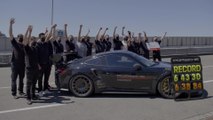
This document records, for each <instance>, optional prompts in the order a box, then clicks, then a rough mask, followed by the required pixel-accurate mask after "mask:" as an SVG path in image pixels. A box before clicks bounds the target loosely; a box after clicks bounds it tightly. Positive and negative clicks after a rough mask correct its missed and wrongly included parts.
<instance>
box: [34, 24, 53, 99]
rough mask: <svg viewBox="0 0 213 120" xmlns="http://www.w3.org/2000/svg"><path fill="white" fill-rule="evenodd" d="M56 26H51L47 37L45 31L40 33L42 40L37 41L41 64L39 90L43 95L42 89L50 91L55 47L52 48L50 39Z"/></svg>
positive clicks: (40, 94)
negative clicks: (49, 83)
mask: <svg viewBox="0 0 213 120" xmlns="http://www.w3.org/2000/svg"><path fill="white" fill-rule="evenodd" d="M54 27H56V25H53V26H52V27H51V31H50V32H49V34H48V35H47V37H45V34H44V33H40V34H39V38H40V41H39V42H37V50H38V63H39V66H40V70H39V78H38V92H39V96H42V94H43V93H42V90H43V91H45V92H46V93H48V92H49V85H48V81H49V76H50V72H51V66H52V61H51V60H50V58H51V57H52V55H53V49H52V43H51V42H50V41H49V40H50V37H51V35H52V31H53V28H54ZM43 76H44V84H43V85H42V79H43Z"/></svg>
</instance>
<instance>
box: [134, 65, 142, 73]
mask: <svg viewBox="0 0 213 120" xmlns="http://www.w3.org/2000/svg"><path fill="white" fill-rule="evenodd" d="M133 68H134V69H135V71H139V70H141V69H142V67H141V65H140V64H134V65H133Z"/></svg>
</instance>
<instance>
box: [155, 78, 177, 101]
mask: <svg viewBox="0 0 213 120" xmlns="http://www.w3.org/2000/svg"><path fill="white" fill-rule="evenodd" d="M157 89H158V92H159V93H160V95H161V96H162V97H164V98H169V99H172V98H174V95H175V94H174V86H173V83H172V80H171V76H169V75H168V76H165V77H163V78H162V79H161V80H160V81H159V83H158V86H157Z"/></svg>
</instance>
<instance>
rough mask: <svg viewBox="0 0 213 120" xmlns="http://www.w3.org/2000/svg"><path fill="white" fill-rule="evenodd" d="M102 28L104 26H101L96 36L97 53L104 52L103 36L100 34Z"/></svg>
mask: <svg viewBox="0 0 213 120" xmlns="http://www.w3.org/2000/svg"><path fill="white" fill-rule="evenodd" d="M101 30H102V27H100V29H99V30H98V33H97V35H96V37H95V53H100V52H103V51H104V50H103V47H102V45H101V40H100V39H101V36H100V32H101Z"/></svg>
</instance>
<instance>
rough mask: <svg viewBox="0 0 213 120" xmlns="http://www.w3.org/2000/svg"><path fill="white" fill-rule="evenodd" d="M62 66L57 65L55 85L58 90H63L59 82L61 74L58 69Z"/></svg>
mask: <svg viewBox="0 0 213 120" xmlns="http://www.w3.org/2000/svg"><path fill="white" fill-rule="evenodd" d="M61 64H62V63H56V65H55V84H56V87H57V89H58V90H60V89H61V84H60V81H59V72H58V69H59V68H60V67H61Z"/></svg>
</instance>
